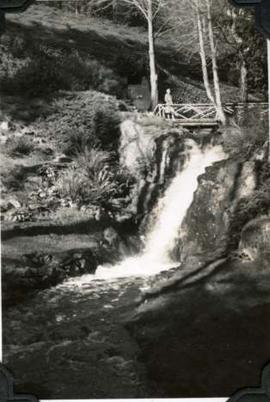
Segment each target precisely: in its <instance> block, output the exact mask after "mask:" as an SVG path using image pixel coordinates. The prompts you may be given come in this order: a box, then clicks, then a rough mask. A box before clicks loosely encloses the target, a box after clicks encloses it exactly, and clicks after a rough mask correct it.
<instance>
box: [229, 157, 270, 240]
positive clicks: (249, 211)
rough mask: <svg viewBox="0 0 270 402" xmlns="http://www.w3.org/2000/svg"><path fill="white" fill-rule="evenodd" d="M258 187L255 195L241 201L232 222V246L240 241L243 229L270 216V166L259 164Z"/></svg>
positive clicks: (265, 163) (266, 163)
mask: <svg viewBox="0 0 270 402" xmlns="http://www.w3.org/2000/svg"><path fill="white" fill-rule="evenodd" d="M257 170H258V185H257V187H256V189H255V190H254V191H253V193H252V194H251V195H250V196H249V197H246V198H243V199H242V200H240V202H239V204H238V206H237V209H236V211H235V215H234V218H233V220H232V222H231V245H232V246H235V245H237V244H238V241H239V240H240V233H241V230H242V228H243V227H244V226H245V225H246V224H247V223H248V222H249V221H251V220H252V219H255V218H257V217H258V216H262V215H265V216H267V215H268V216H269V214H270V164H269V162H266V161H265V162H258V163H257Z"/></svg>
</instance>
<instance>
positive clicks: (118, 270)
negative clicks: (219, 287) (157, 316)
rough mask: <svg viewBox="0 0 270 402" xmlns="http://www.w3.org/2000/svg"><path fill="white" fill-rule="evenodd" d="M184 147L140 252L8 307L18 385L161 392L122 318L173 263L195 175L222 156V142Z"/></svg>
mask: <svg viewBox="0 0 270 402" xmlns="http://www.w3.org/2000/svg"><path fill="white" fill-rule="evenodd" d="M186 147H187V151H188V155H187V158H186V162H185V165H184V167H183V168H182V170H181V171H179V172H177V174H176V175H175V178H174V179H172V181H171V183H170V185H169V186H168V188H167V190H166V191H165V193H164V196H163V197H162V198H161V199H160V200H159V201H158V204H157V206H156V207H155V209H154V211H153V213H154V215H155V219H154V220H153V221H154V223H153V225H152V227H151V228H150V229H149V231H148V234H147V235H146V239H145V247H144V250H143V251H142V252H141V253H140V254H139V255H137V256H133V257H127V258H126V259H125V260H123V261H122V262H119V263H118V264H116V265H114V266H110V265H107V266H99V267H98V268H97V271H96V273H95V274H94V275H90V274H88V275H83V276H81V277H76V278H72V279H68V280H66V281H65V282H63V283H62V284H60V285H58V286H55V287H52V288H50V289H46V290H43V291H41V292H39V293H38V294H37V295H36V296H35V297H33V298H32V299H31V300H28V301H26V302H24V303H21V304H19V305H17V306H16V308H11V309H9V310H8V311H7V313H6V314H5V317H4V345H5V346H4V362H5V363H6V364H7V366H8V367H9V368H11V369H12V371H13V373H14V377H15V379H16V386H17V387H16V390H17V392H24V393H34V394H36V395H37V396H38V397H39V398H42V399H48V398H54V399H56V398H64V397H65V398H66V397H68V398H126V397H132V398H142V397H150V396H151V397H153V396H156V397H162V396H164V395H163V393H162V390H161V389H159V386H158V384H155V383H154V382H152V381H151V379H150V378H148V375H147V372H146V369H145V367H144V365H143V363H142V356H141V354H140V350H139V348H138V345H137V344H136V342H135V341H134V340H133V339H132V337H131V336H130V334H129V333H128V331H127V329H126V327H125V319H126V318H127V316H128V315H130V314H132V313H134V311H135V309H136V306H137V301H138V298H139V296H141V295H142V294H143V293H144V292H145V291H146V290H147V289H149V288H151V287H153V286H154V285H155V284H156V282H158V281H159V280H160V279H165V278H169V277H170V276H171V275H173V273H174V272H175V270H176V269H178V268H179V261H174V260H173V259H172V257H171V251H172V250H173V247H174V245H175V241H176V239H178V238H179V236H180V233H179V229H180V227H181V224H182V222H183V219H184V218H185V215H186V212H187V210H188V208H189V206H190V205H191V203H192V200H193V194H194V191H195V190H196V188H197V180H198V176H200V175H201V174H203V173H204V171H205V169H206V167H207V166H210V165H211V164H213V163H214V162H216V161H219V160H221V159H223V158H225V155H224V153H223V151H222V148H221V146H208V147H207V148H206V149H205V150H201V149H200V148H199V146H197V145H196V144H195V142H194V141H191V140H187V141H186ZM86 373H87V375H86Z"/></svg>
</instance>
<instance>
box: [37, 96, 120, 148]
mask: <svg viewBox="0 0 270 402" xmlns="http://www.w3.org/2000/svg"><path fill="white" fill-rule="evenodd" d="M53 107H54V112H53V113H52V114H50V115H49V116H48V117H47V119H46V121H45V123H42V124H43V125H44V128H46V130H47V131H49V133H50V134H51V135H52V136H53V137H54V138H56V139H57V141H58V143H59V145H60V147H61V148H62V150H63V151H64V152H65V153H66V154H69V155H75V154H76V153H77V152H78V151H82V150H84V149H85V148H89V149H91V148H92V147H100V148H102V149H106V150H109V151H112V150H115V151H116V150H117V148H118V140H119V135H120V128H119V124H120V118H119V113H118V102H117V101H116V99H115V98H113V97H110V96H108V95H104V94H101V93H98V92H94V91H87V92H83V93H75V94H74V93H69V94H65V95H64V96H62V97H61V98H59V99H58V100H57V101H56V102H55V104H54V106H53Z"/></svg>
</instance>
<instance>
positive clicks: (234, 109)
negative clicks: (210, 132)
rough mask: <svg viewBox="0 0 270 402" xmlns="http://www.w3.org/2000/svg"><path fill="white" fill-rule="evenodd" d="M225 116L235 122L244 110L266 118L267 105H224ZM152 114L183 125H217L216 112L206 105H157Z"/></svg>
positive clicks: (212, 106) (213, 108)
mask: <svg viewBox="0 0 270 402" xmlns="http://www.w3.org/2000/svg"><path fill="white" fill-rule="evenodd" d="M223 109H224V112H225V114H226V115H228V116H235V117H236V118H237V120H238V119H239V118H241V117H242V116H243V114H244V112H245V111H246V110H248V111H250V110H252V109H253V110H258V111H259V113H260V115H261V118H264V116H265V117H266V116H267V113H268V103H262V102H253V103H251V102H250V103H245V104H244V103H226V104H224V105H223ZM154 113H155V114H156V115H158V116H160V117H162V118H164V119H166V118H168V119H170V118H173V119H176V120H178V121H180V122H181V121H182V122H185V123H187V124H188V123H193V122H194V123H196V122H198V123H199V122H202V123H203V122H209V123H217V112H216V108H215V106H214V105H213V104H207V103H180V104H173V105H171V106H168V105H166V104H162V103H160V104H158V105H157V106H156V108H155V110H154Z"/></svg>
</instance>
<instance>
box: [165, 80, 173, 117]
mask: <svg viewBox="0 0 270 402" xmlns="http://www.w3.org/2000/svg"><path fill="white" fill-rule="evenodd" d="M164 101H165V118H166V119H168V118H169V119H171V120H175V117H174V108H173V99H172V95H171V90H170V88H168V89H167V90H166V94H165V98H164Z"/></svg>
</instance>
